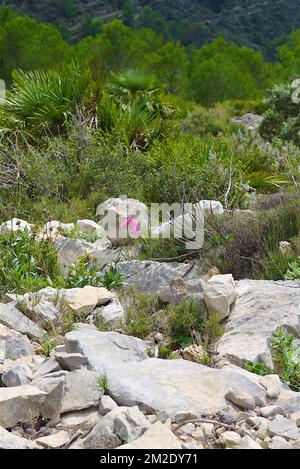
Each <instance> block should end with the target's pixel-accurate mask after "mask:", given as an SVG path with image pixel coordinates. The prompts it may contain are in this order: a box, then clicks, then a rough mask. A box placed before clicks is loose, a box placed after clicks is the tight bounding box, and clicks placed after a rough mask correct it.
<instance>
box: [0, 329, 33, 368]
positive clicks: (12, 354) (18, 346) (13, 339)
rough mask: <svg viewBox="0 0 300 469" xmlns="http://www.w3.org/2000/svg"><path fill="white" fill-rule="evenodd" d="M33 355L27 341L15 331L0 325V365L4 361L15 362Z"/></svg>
mask: <svg viewBox="0 0 300 469" xmlns="http://www.w3.org/2000/svg"><path fill="white" fill-rule="evenodd" d="M28 355H34V350H33V347H32V345H31V343H30V341H29V339H28V338H27V337H26V336H24V335H22V334H20V333H19V332H17V331H14V330H12V329H9V328H8V327H6V326H4V325H3V324H1V323H0V363H1V359H2V362H3V361H4V360H5V359H7V358H8V359H11V360H15V359H17V358H20V357H26V356H28Z"/></svg>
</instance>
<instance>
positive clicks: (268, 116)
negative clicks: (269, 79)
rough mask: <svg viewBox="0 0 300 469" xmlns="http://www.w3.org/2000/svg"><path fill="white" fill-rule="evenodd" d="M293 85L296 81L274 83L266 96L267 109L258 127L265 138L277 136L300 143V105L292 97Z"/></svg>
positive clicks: (296, 143)
mask: <svg viewBox="0 0 300 469" xmlns="http://www.w3.org/2000/svg"><path fill="white" fill-rule="evenodd" d="M294 84H295V85H294ZM295 87H296V81H295V82H293V83H284V84H280V85H276V86H275V87H274V88H273V90H272V92H271V94H270V96H269V97H268V98H267V100H266V107H267V111H266V112H265V114H264V119H263V122H262V124H261V127H260V132H261V134H262V135H263V136H264V137H265V138H266V139H270V138H271V139H272V138H274V137H279V138H281V139H282V140H285V141H288V142H293V143H294V144H295V145H297V146H299V145H300V136H299V126H300V105H299V103H297V102H294V101H293V99H292V96H293V93H294V92H295Z"/></svg>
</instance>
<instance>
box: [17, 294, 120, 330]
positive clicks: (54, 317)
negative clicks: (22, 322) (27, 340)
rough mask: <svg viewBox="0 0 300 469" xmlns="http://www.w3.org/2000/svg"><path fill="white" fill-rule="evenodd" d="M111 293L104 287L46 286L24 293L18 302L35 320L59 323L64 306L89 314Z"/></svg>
mask: <svg viewBox="0 0 300 469" xmlns="http://www.w3.org/2000/svg"><path fill="white" fill-rule="evenodd" d="M112 298H113V294H112V293H110V292H109V291H108V290H107V289H106V288H102V287H92V286H89V285H87V286H85V287H84V288H70V289H61V290H56V289H55V288H51V287H47V288H44V289H43V290H40V291H38V292H36V293H26V294H25V295H24V296H22V297H19V299H18V304H19V305H20V306H22V309H23V310H24V311H25V312H26V314H27V315H28V316H30V317H31V318H32V319H35V320H36V321H41V322H48V321H52V322H53V323H54V324H57V325H58V324H59V323H60V321H61V318H62V316H63V314H64V311H65V307H66V306H67V307H69V308H70V309H71V310H72V311H73V312H74V313H77V314H81V313H83V314H86V315H88V314H90V313H92V312H93V311H94V309H95V308H96V307H97V306H102V305H105V304H107V303H108V302H109V301H110V300H111V299H112Z"/></svg>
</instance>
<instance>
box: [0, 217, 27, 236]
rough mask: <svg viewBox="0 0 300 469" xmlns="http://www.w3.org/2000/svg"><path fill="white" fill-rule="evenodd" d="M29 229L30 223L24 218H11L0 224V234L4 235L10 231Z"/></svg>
mask: <svg viewBox="0 0 300 469" xmlns="http://www.w3.org/2000/svg"><path fill="white" fill-rule="evenodd" d="M25 230H27V231H28V232H30V231H31V225H30V224H29V223H27V221H25V220H20V219H19V218H12V220H8V221H6V222H4V223H2V224H1V225H0V235H6V234H7V233H9V232H10V231H14V232H15V231H25Z"/></svg>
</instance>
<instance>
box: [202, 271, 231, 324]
mask: <svg viewBox="0 0 300 469" xmlns="http://www.w3.org/2000/svg"><path fill="white" fill-rule="evenodd" d="M235 295H236V293H235V283H234V279H233V277H232V275H231V274H229V275H214V276H213V277H212V278H211V279H209V281H208V282H207V284H206V285H205V289H204V300H205V303H206V306H207V309H208V312H209V313H210V314H213V313H214V314H217V315H218V318H219V320H220V321H222V320H223V319H225V318H227V317H228V316H229V314H230V308H231V305H232V304H233V302H234V300H235Z"/></svg>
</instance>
